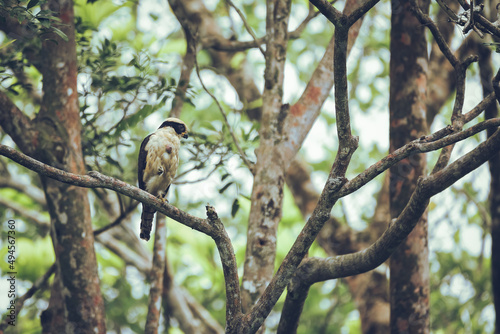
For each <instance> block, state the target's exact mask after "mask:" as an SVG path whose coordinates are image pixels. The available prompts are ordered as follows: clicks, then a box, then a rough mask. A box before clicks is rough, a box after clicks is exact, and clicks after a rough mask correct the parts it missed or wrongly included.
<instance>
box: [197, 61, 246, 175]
mask: <svg viewBox="0 0 500 334" xmlns="http://www.w3.org/2000/svg"><path fill="white" fill-rule="evenodd" d="M194 64H195V68H196V74H197V75H198V79H199V80H200V84H201V86H202V87H203V90H204V91H205V92H206V93H207V94H208V95H210V97H211V98H212V99H213V100H214V101H215V103H216V104H217V107H218V108H219V110H220V112H221V114H222V117H223V118H224V123H226V126H227V128H228V130H229V133H230V134H231V137H232V138H233V142H234V145H235V146H236V149H237V150H238V152H239V154H240V156H241V159H242V160H243V162H244V163H245V165H247V167H248V168H249V169H250V171H252V170H253V164H252V163H251V162H250V161H249V160H248V158H247V156H246V154H245V152H243V150H242V148H241V146H240V144H239V142H238V139H237V138H236V135H235V134H234V132H233V129H232V128H231V125H229V121H228V119H227V115H226V112H225V111H224V109H223V108H222V106H221V104H220V102H219V100H217V98H216V97H215V95H214V94H212V93H211V92H210V91H209V90H208V88H207V87H206V86H205V84H204V83H203V80H202V79H201V74H200V67H199V66H198V60H197V59H196V57H195V60H194Z"/></svg>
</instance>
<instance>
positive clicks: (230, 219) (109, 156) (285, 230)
mask: <svg viewBox="0 0 500 334" xmlns="http://www.w3.org/2000/svg"><path fill="white" fill-rule="evenodd" d="M205 3H206V6H207V8H208V9H209V10H211V11H212V12H213V14H214V16H215V17H216V20H217V22H218V24H219V25H220V27H221V28H222V30H223V34H224V35H225V36H226V37H231V36H235V37H236V38H238V39H239V40H249V39H250V38H251V37H250V36H249V34H248V33H247V31H246V30H245V28H244V26H243V24H242V22H241V20H240V19H239V17H238V16H237V15H236V13H235V12H234V11H233V10H228V6H227V5H226V3H225V1H222V0H221V1H218V0H207V1H205ZM42 4H43V1H40V2H37V1H33V0H31V1H29V2H27V1H20V2H18V3H17V6H18V9H16V12H15V13H14V14H12V13H11V15H17V17H19V20H24V19H26V20H28V21H27V22H29V27H28V28H29V29H31V30H32V31H38V32H39V33H37V34H34V35H33V38H31V39H29V40H28V39H23V38H17V37H16V36H7V35H5V34H0V42H1V44H0V54H1V57H0V84H1V86H2V89H4V90H6V91H8V93H9V96H10V97H11V98H12V99H14V100H15V101H16V104H17V105H18V106H19V107H20V108H21V109H22V110H23V111H24V112H26V113H27V114H28V115H30V116H33V117H34V116H35V115H36V113H37V110H38V108H39V105H38V103H39V101H40V96H41V94H42V92H41V75H40V73H39V72H38V71H37V70H36V67H34V66H33V65H32V64H31V63H30V60H29V57H27V56H26V55H27V54H29V52H30V49H32V48H37V47H39V46H40V41H41V39H43V38H44V34H43V32H44V29H45V30H47V29H51V25H50V20H54V18H53V17H52V16H51V13H50V12H47V11H43V10H41V9H40V5H42ZM237 5H238V6H239V8H240V9H241V10H242V11H244V13H245V15H246V18H247V21H248V23H249V24H250V25H251V26H252V28H253V30H254V31H255V33H256V35H257V36H262V35H263V34H264V32H265V2H264V1H253V0H252V1H250V0H244V1H240V2H238V4H237ZM433 5H434V4H433ZM337 7H338V8H342V7H343V3H342V1H338V6H337ZM3 9H5V8H3ZM75 11H76V27H77V39H78V40H77V44H78V50H77V53H78V60H79V76H78V89H79V94H80V112H81V119H82V131H83V133H82V134H83V136H82V139H83V151H84V155H85V161H86V165H87V168H88V170H99V171H102V172H103V173H105V174H107V175H110V176H113V177H117V178H119V179H122V180H124V181H126V182H128V183H131V184H136V182H137V180H136V173H137V169H136V164H137V156H138V150H139V146H140V142H141V141H142V139H143V138H144V137H145V136H146V135H147V134H149V133H151V132H153V131H154V130H155V129H156V128H157V127H158V125H159V124H160V123H161V121H162V120H163V119H164V118H166V117H167V116H168V113H169V110H170V103H171V101H172V98H173V96H174V95H173V94H174V92H175V87H176V80H177V78H178V77H179V74H180V64H181V61H182V56H183V54H184V53H185V49H186V42H185V39H184V37H183V32H182V29H181V27H180V25H179V23H178V22H177V20H176V18H175V16H174V15H173V13H172V12H171V10H170V8H169V6H168V3H167V2H166V1H160V0H143V1H140V2H139V1H123V0H99V1H96V2H93V1H88V2H86V1H85V0H77V1H76V2H75ZM307 11H308V2H307V1H305V0H294V1H293V6H292V16H291V22H290V29H291V30H293V29H295V28H296V26H297V25H298V24H299V23H300V22H301V21H302V19H304V17H305V15H306V13H307ZM433 12H435V9H433ZM388 13H390V3H389V2H383V3H380V4H379V5H377V7H376V8H375V9H374V10H372V11H370V13H369V14H368V16H367V17H366V18H365V22H364V23H363V27H362V30H361V32H360V34H359V38H358V40H357V41H356V44H355V46H354V48H353V50H352V53H351V55H350V58H349V61H348V71H349V83H350V103H351V113H352V119H353V127H354V132H355V134H356V135H358V136H360V144H361V147H360V149H358V151H357V153H356V155H355V157H354V159H353V161H352V164H351V169H350V170H349V171H348V173H349V174H348V177H352V176H353V175H356V174H357V173H359V172H361V171H362V170H364V169H365V168H366V167H368V166H369V165H371V164H373V163H375V162H376V161H377V160H379V159H380V158H382V157H383V156H384V155H385V154H386V153H387V150H388V127H389V125H388V118H389V116H388V97H389V96H388V94H389V90H388V89H389V78H388V72H389V58H390V53H389V43H390V40H389V30H390V14H388ZM332 33H333V28H332V26H331V24H329V23H327V21H326V20H325V19H324V18H323V17H322V16H321V15H319V16H318V17H316V18H315V19H313V20H312V21H311V22H310V23H309V25H308V26H307V28H306V29H305V30H304V32H303V33H302V34H301V36H300V38H298V39H295V40H292V41H291V42H290V43H289V47H288V51H287V56H288V61H287V67H286V76H287V79H286V80H285V81H286V84H285V92H284V95H285V96H284V99H285V102H290V103H293V102H294V101H295V100H296V99H297V98H298V97H299V96H300V93H301V90H302V89H303V88H304V87H305V85H306V83H307V80H308V79H309V78H310V75H311V73H312V71H313V70H314V68H315V66H316V64H317V62H318V61H319V60H320V59H321V57H322V56H323V52H324V50H325V47H326V45H327V44H328V42H329V40H330V38H331V36H332ZM463 38H464V37H463V36H461V35H460V34H458V35H457V37H456V39H457V41H456V42H457V43H459V42H461V40H463ZM240 53H241V56H238V55H237V56H236V57H235V58H233V63H234V64H232V66H238V65H239V63H238V59H240V60H241V59H243V58H245V57H246V61H247V62H249V63H250V64H251V67H252V68H253V69H254V71H253V72H251V73H249V75H253V76H254V78H253V79H254V80H255V82H256V83H257V85H258V86H259V87H260V88H262V85H263V80H262V77H263V70H264V59H263V57H262V55H261V54H260V53H259V52H258V51H256V50H250V51H247V52H240ZM238 57H240V58H238ZM198 62H199V64H200V67H201V75H202V77H203V80H204V83H205V85H206V86H207V87H208V88H209V89H210V90H211V91H212V92H213V94H214V95H215V96H216V97H217V98H218V99H219V101H220V102H221V104H222V106H223V108H224V109H225V111H226V113H228V114H229V124H230V126H231V127H232V128H233V130H235V134H236V136H237V137H238V140H239V141H240V143H241V145H242V147H243V149H244V150H245V152H246V153H247V155H248V156H249V158H250V160H252V161H255V155H254V149H255V148H256V147H257V145H258V139H259V138H258V133H257V130H256V129H257V128H258V124H254V123H252V122H251V121H249V119H248V118H247V116H246V114H245V110H244V109H243V108H244V106H243V104H242V103H241V102H239V100H238V98H237V94H236V93H235V91H234V89H233V88H232V87H231V85H230V84H229V82H228V81H227V80H226V79H225V78H224V77H223V76H221V75H219V74H218V73H217V70H216V69H213V68H211V63H210V57H209V56H208V55H207V54H206V53H204V52H201V53H200V54H199V55H198ZM19 72H22V73H24V75H23V76H22V78H23V80H20V79H19V77H20V76H16V75H14V74H15V73H19ZM473 73H474V72H473ZM476 73H477V71H476ZM190 84H191V86H190V87H189V89H188V94H187V98H186V101H185V104H184V109H183V113H182V115H181V118H182V119H183V120H184V121H185V122H186V123H187V124H188V126H189V127H190V130H191V133H190V134H191V135H190V138H189V139H188V140H187V141H186V142H185V143H184V144H183V148H182V152H181V162H182V165H181V167H180V170H179V173H178V174H179V177H178V179H177V181H176V182H177V185H176V186H174V187H172V188H171V193H170V194H169V200H170V203H172V204H173V205H175V206H178V207H179V208H181V209H183V210H185V211H188V212H190V213H191V214H194V215H197V216H204V206H205V205H206V203H207V202H208V203H210V204H211V205H214V206H215V207H216V209H217V211H218V213H219V216H220V217H221V218H222V221H223V222H224V224H225V226H226V228H227V230H228V233H229V235H230V237H231V239H232V240H233V243H234V247H235V252H236V257H237V260H238V263H239V265H240V267H241V268H242V264H243V261H244V254H245V240H246V224H247V219H248V212H249V208H250V201H249V196H250V193H251V180H252V176H251V173H250V172H249V171H248V170H247V168H246V167H245V166H244V164H243V163H242V160H241V159H240V158H239V156H238V154H237V151H236V149H235V147H234V144H233V143H232V140H231V137H230V135H229V131H228V129H227V125H226V124H225V123H224V122H223V118H222V115H221V114H220V112H219V110H218V108H217V106H216V104H215V103H214V101H213V100H212V99H211V98H210V97H209V96H208V95H207V94H206V93H205V92H204V91H203V89H202V88H201V86H200V83H199V80H198V78H197V77H196V75H195V74H193V75H192V80H191V83H190ZM467 87H468V89H470V90H472V91H473V92H474V91H475V92H480V86H479V78H478V76H477V74H476V75H472V76H470V78H469V81H468V83H467ZM478 94H479V93H478ZM468 97H469V98H470V101H466V104H465V105H466V109H467V108H469V107H471V106H473V105H474V104H475V103H476V102H477V101H479V99H480V98H481V96H479V95H476V96H475V95H474V94H469V95H468ZM450 113H451V104H448V105H446V106H445V110H444V111H443V112H442V114H440V115H439V116H438V117H437V118H436V121H435V122H434V123H435V124H433V126H432V128H433V129H436V128H439V127H442V126H443V125H445V124H447V120H448V119H449V115H450ZM335 131H336V130H335V117H334V111H333V95H331V96H330V97H329V98H328V100H327V101H326V103H325V105H324V107H323V110H322V113H321V116H320V117H319V119H318V120H317V121H316V124H315V126H314V129H313V130H312V132H311V134H310V135H309V137H308V138H307V140H306V143H305V144H304V147H303V148H302V150H301V151H300V153H299V154H300V155H301V156H302V157H303V158H304V159H305V160H306V161H307V162H308V163H309V164H310V166H311V177H312V180H313V182H314V184H315V186H316V188H317V189H318V190H320V189H321V188H322V185H323V183H324V181H325V179H326V176H327V174H328V171H329V169H330V167H331V163H332V161H333V157H334V154H335V152H336V147H337V146H336V142H335V136H334V134H335ZM481 136H484V134H482V135H481ZM479 137H480V136H478V137H477V138H476V141H477V142H479V139H480V138H479ZM482 139H484V137H482ZM0 140H1V143H3V144H8V145H13V143H12V141H11V140H10V138H8V136H6V135H5V134H3V133H0ZM474 145H476V143H471V142H468V143H464V144H459V145H457V149H456V156H457V155H459V154H460V152H462V153H463V152H464V151H467V150H469V149H470V148H471V147H473V146H474ZM436 157H437V156H436V154H429V155H428V159H429V164H430V165H431V166H432V164H433V163H434V162H435V160H436ZM0 171H1V177H2V179H12V180H15V181H16V182H17V183H19V184H23V185H27V186H28V187H29V188H30V189H31V190H30V191H29V192H27V193H25V192H24V191H23V189H21V188H19V189H15V188H12V187H7V186H5V185H4V184H3V185H2V188H0V198H1V200H2V203H0V204H1V205H0V217H1V221H2V226H3V228H2V229H1V231H2V232H1V233H2V238H1V241H0V242H1V243H2V244H1V245H2V247H1V251H0V258H1V259H5V256H6V247H5V240H6V229H5V224H6V222H7V220H8V219H15V221H16V226H17V250H18V253H17V254H18V259H17V262H16V264H17V266H18V269H17V271H18V289H19V292H21V293H24V292H25V291H26V290H27V289H28V288H29V287H30V286H31V285H32V283H33V282H34V281H35V280H36V279H37V278H39V277H40V276H41V275H42V274H43V273H44V272H45V271H46V270H47V269H48V268H49V267H50V266H51V265H52V263H53V261H54V255H53V250H52V243H51V241H50V236H49V234H48V227H47V226H48V224H49V215H48V214H47V210H46V207H45V203H44V201H43V196H42V199H40V196H38V197H37V196H36V194H35V193H36V191H35V190H36V189H35V188H37V189H40V180H39V178H38V177H37V175H36V174H34V173H32V172H30V171H27V170H26V169H24V168H22V167H20V166H18V165H16V164H15V163H13V162H11V161H9V160H7V159H1V160H0ZM487 174H488V173H487V170H486V168H485V166H483V167H482V168H481V169H480V170H479V171H478V172H477V173H474V174H472V175H470V176H468V177H466V178H464V179H463V180H462V181H461V182H460V184H458V185H457V186H456V188H454V189H453V190H451V189H449V190H447V191H445V192H444V193H442V194H440V195H438V196H436V197H434V198H433V201H432V204H431V207H430V208H431V211H430V216H429V226H430V233H429V235H430V250H431V273H432V275H431V280H432V281H431V285H432V287H431V291H432V296H431V317H432V330H433V332H434V333H492V332H493V316H494V311H493V304H492V298H491V294H490V290H491V282H490V270H489V266H490V261H489V257H490V254H489V249H491V247H490V239H489V235H488V232H487V230H488V229H487V227H486V226H485V221H487V217H485V216H484V215H485V214H486V215H487V210H485V207H486V199H487V193H488V181H489V180H488V176H487ZM381 181H382V178H377V180H376V182H373V183H371V184H370V185H367V186H366V187H365V188H364V189H362V191H360V192H358V193H356V194H353V195H351V196H349V197H347V198H345V199H344V200H343V201H342V205H338V206H336V207H335V208H334V210H333V212H334V214H335V215H336V216H337V217H338V218H339V219H340V220H341V221H342V222H343V223H345V224H350V225H351V227H352V228H354V229H357V230H361V229H363V228H364V227H366V226H367V224H368V223H369V221H370V219H371V216H372V214H373V210H374V206H375V202H376V194H377V192H378V190H379V189H380V186H381ZM457 189H460V190H457ZM38 192H39V190H38ZM89 194H90V197H91V201H92V202H91V203H92V215H93V222H94V226H95V228H96V229H97V228H99V227H102V226H105V225H107V224H109V223H110V222H111V221H112V219H111V218H110V214H109V210H108V206H109V204H107V203H106V201H105V200H103V197H105V196H104V193H103V192H100V191H93V190H90V191H89ZM38 195H40V194H38ZM107 196H109V198H111V199H112V201H114V202H118V203H119V204H120V209H121V210H123V209H124V208H132V209H133V207H132V205H133V203H130V201H128V199H126V198H121V196H117V195H116V194H108V195H107ZM16 208H18V209H16ZM29 212H31V213H34V214H33V215H32V216H29V215H27V213H29ZM139 215H140V212H139V210H135V211H133V215H132V218H131V219H128V220H126V221H124V222H123V223H122V224H127V225H130V227H131V230H132V231H134V232H137V230H138V226H139ZM303 224H304V219H303V217H302V216H301V214H300V211H299V210H298V209H297V207H296V206H295V204H294V201H293V198H292V195H291V193H290V192H289V191H288V190H287V191H286V193H285V200H284V206H283V220H282V223H281V224H280V228H279V243H278V256H277V260H278V262H277V265H278V264H279V262H280V261H281V260H282V259H283V257H284V256H285V254H286V252H287V251H288V249H289V248H290V246H291V244H292V243H293V241H294V240H295V238H296V236H297V235H298V233H299V232H300V229H301V228H302V226H303ZM167 226H168V242H167V254H168V261H169V265H170V267H171V270H172V273H173V274H174V280H175V282H176V284H178V285H179V286H182V287H184V288H186V289H187V290H188V291H189V292H190V293H191V294H192V295H193V296H196V298H197V299H198V301H199V302H200V303H201V304H202V305H203V306H204V307H205V308H206V309H208V310H209V311H210V313H211V314H212V315H213V316H214V317H215V318H216V319H217V320H218V321H219V322H220V323H221V324H223V323H224V312H225V310H224V303H225V299H224V298H225V297H224V283H223V274H222V270H221V267H220V260H219V258H218V255H217V251H216V248H215V246H214V244H213V242H212V241H211V240H210V239H209V238H208V237H206V236H204V235H201V234H199V233H197V232H195V231H193V230H190V229H189V228H186V227H185V226H182V225H180V224H177V223H175V222H173V221H168V223H167ZM106 233H108V232H106ZM125 243H126V241H123V244H125ZM96 247H97V256H98V261H99V274H100V278H101V289H102V292H103V295H104V298H105V303H106V312H107V322H108V324H107V325H108V332H109V333H141V332H142V330H143V328H144V322H145V319H146V313H147V298H148V293H149V285H148V281H147V278H146V276H145V275H144V273H141V272H140V270H138V269H137V268H135V267H134V266H132V265H130V264H129V263H127V262H126V261H124V260H123V259H122V257H121V256H119V255H117V254H116V252H113V251H111V250H109V249H108V248H107V247H106V246H105V245H102V244H101V243H99V242H98V243H96ZM140 247H142V248H144V247H146V248H148V249H149V250H150V248H151V247H152V243H151V242H150V243H148V244H145V243H142V244H141V245H140ZM131 251H132V252H133V251H137V249H135V250H131ZM310 255H311V256H324V252H323V251H322V249H321V248H320V247H319V246H317V245H315V246H314V247H313V248H312V250H311V252H310ZM0 268H1V270H2V272H6V271H8V270H7V267H6V261H4V260H2V261H1V262H0ZM377 270H381V271H382V272H385V273H388V269H387V268H386V267H385V266H382V267H381V268H379V269H377ZM241 273H242V270H241V272H240V274H241ZM240 277H241V276H240ZM4 281H5V280H4V277H3V276H2V283H3V282H4ZM48 298H49V291H48V290H47V289H42V290H40V291H38V292H37V293H36V294H35V295H34V297H32V298H31V299H29V300H28V301H27V302H26V304H25V307H24V309H23V310H22V312H21V314H20V317H19V319H18V326H17V327H16V332H17V333H40V332H41V327H40V323H39V317H40V312H41V311H42V310H44V309H45V308H46V306H47V303H48ZM282 302H283V300H281V301H280V303H278V305H277V307H276V308H275V311H274V313H272V314H271V316H270V317H269V319H268V322H267V325H268V329H267V330H268V331H269V332H273V331H274V330H275V328H276V326H277V323H278V320H279V310H280V308H281V303H282ZM0 309H2V310H5V308H4V307H3V304H2V307H1V308H0ZM171 325H172V327H171V328H170V329H169V333H179V329H178V328H177V327H176V323H175V321H173V322H172V323H171ZM9 330H12V329H11V328H10V329H9ZM358 332H360V323H359V314H358V312H357V310H356V307H355V304H354V302H353V300H352V298H351V297H350V294H349V291H348V289H347V287H346V286H345V284H344V283H343V282H342V280H338V281H328V282H325V283H322V284H316V285H314V286H313V288H312V289H311V291H310V294H309V297H308V301H307V303H306V305H305V309H304V313H303V315H302V318H301V323H300V326H299V333H358Z"/></svg>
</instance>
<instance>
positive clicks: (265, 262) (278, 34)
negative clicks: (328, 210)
mask: <svg viewBox="0 0 500 334" xmlns="http://www.w3.org/2000/svg"><path fill="white" fill-rule="evenodd" d="M290 5H291V3H290V1H288V0H268V1H267V21H266V31H267V35H268V42H267V47H266V55H265V57H266V71H265V74H264V79H265V87H264V93H263V95H262V99H263V108H262V123H261V124H262V125H261V129H260V146H259V148H258V149H257V151H256V155H257V164H256V165H255V178H254V185H253V190H252V207H251V209H250V217H249V220H248V233H247V249H246V255H245V265H244V273H243V289H242V303H243V305H242V306H243V311H244V312H247V311H248V310H249V309H250V307H251V306H252V305H253V304H254V303H255V301H256V300H257V299H258V298H259V297H260V295H261V294H262V292H263V291H264V289H265V288H266V286H267V285H268V284H269V282H270V281H271V278H272V276H273V272H274V260H275V257H276V231H277V229H278V223H279V221H280V220H281V215H282V212H281V209H282V201H283V187H284V185H285V161H283V159H282V155H281V151H280V149H279V148H280V147H279V144H280V142H281V141H282V140H283V133H284V132H283V131H284V130H285V126H284V124H283V123H284V120H285V118H286V115H287V113H288V112H289V110H288V108H286V107H284V106H282V95H283V78H284V67H285V59H286V48H287V42H288V35H287V34H288V31H287V27H288V18H289V14H290Z"/></svg>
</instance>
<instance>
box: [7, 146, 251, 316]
mask: <svg viewBox="0 0 500 334" xmlns="http://www.w3.org/2000/svg"><path fill="white" fill-rule="evenodd" d="M0 155H3V156H6V157H8V158H10V159H12V160H13V161H15V162H17V163H18V164H20V165H22V166H24V167H26V168H29V169H31V170H34V171H36V172H37V173H39V174H41V175H44V176H47V177H50V178H53V179H55V180H58V181H60V182H64V183H68V184H72V185H75V186H79V187H85V188H107V189H111V190H114V191H116V192H118V193H120V194H123V195H126V196H128V197H130V198H132V199H135V200H137V201H139V202H142V203H145V204H147V205H149V206H151V207H153V208H155V209H156V210H157V211H158V212H160V213H162V214H164V215H166V216H168V217H169V218H172V219H173V220H175V221H177V222H179V223H181V224H183V225H186V226H188V227H191V228H193V229H195V230H197V231H199V232H202V233H204V234H207V235H209V236H210V237H211V238H212V239H213V240H214V241H215V243H216V245H217V248H218V249H220V250H224V251H223V252H222V251H221V253H220V256H221V261H222V264H223V269H224V271H225V272H226V270H232V271H234V273H235V274H233V275H227V278H229V279H231V280H232V281H230V282H226V284H228V285H231V286H238V285H239V281H238V276H237V270H238V267H237V265H236V259H235V257H234V250H233V246H232V244H231V240H230V239H229V236H228V235H227V233H226V231H225V229H224V226H223V225H222V223H220V220H219V221H218V222H219V223H217V224H214V220H213V219H211V218H210V217H211V216H209V219H208V220H207V219H201V218H198V217H195V216H192V215H190V214H188V213H186V212H184V211H181V210H179V209H178V208H176V207H174V206H172V205H170V204H168V203H163V202H162V201H161V200H160V199H158V198H156V197H155V196H153V195H151V194H149V193H148V192H146V191H144V190H141V189H139V188H137V187H134V186H131V185H129V184H127V183H125V182H123V181H120V180H118V179H115V178H112V177H109V176H106V175H103V174H100V173H97V172H90V173H89V175H77V174H73V173H68V172H65V171H63V170H60V169H57V168H54V167H52V166H49V165H46V164H44V163H41V162H39V161H37V160H35V159H33V158H31V157H29V156H27V155H24V154H22V153H20V152H17V151H16V150H14V149H12V148H10V147H8V146H5V145H0ZM207 213H208V212H207ZM227 298H228V300H231V301H238V300H240V298H241V297H240V291H239V289H232V290H230V291H228V296H227ZM237 304H238V303H237V302H234V303H233V302H232V303H230V304H228V308H230V307H231V306H232V305H233V306H234V305H237ZM234 308H235V309H233V308H231V312H232V314H233V315H234V314H238V312H240V311H239V310H237V309H236V306H234Z"/></svg>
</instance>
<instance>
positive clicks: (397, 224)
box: [290, 130, 500, 303]
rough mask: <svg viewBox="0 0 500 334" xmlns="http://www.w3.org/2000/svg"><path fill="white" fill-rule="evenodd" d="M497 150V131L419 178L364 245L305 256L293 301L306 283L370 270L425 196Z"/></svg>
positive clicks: (408, 226) (409, 225)
mask: <svg viewBox="0 0 500 334" xmlns="http://www.w3.org/2000/svg"><path fill="white" fill-rule="evenodd" d="M498 150H500V131H499V130H497V131H496V132H495V134H494V135H493V136H491V137H490V138H489V139H488V140H486V141H485V142H483V143H481V144H480V145H479V146H478V147H476V148H475V149H474V150H472V151H471V152H469V153H468V154H466V155H465V156H463V157H462V158H460V159H458V160H457V161H455V162H453V163H452V164H450V165H449V166H448V167H446V168H444V169H443V170H441V171H439V172H437V173H436V174H433V175H430V176H428V177H425V178H421V179H420V181H419V183H418V186H417V188H416V189H415V191H414V192H413V195H412V197H411V199H410V201H409V202H408V204H407V205H406V207H405V208H404V210H403V211H402V212H401V214H400V215H399V217H398V218H397V219H395V220H394V221H393V222H392V223H391V224H390V225H389V227H388V228H387V230H386V231H385V232H384V234H383V235H382V236H381V237H380V238H379V239H378V240H377V241H376V242H375V243H374V244H372V245H371V246H370V247H368V248H367V249H365V250H363V251H360V252H356V253H351V254H345V255H341V256H336V257H328V258H307V259H305V260H304V261H303V262H302V264H301V265H300V267H299V268H298V269H297V271H296V273H295V274H294V276H293V278H292V280H291V282H290V286H291V287H292V288H291V290H292V291H293V292H294V294H293V295H292V297H290V298H292V299H293V302H294V303H300V302H303V299H305V298H306V297H307V291H308V290H309V287H310V286H311V285H312V284H314V283H316V282H321V281H325V280H329V279H336V278H341V277H347V276H353V275H358V274H362V273H364V272H367V271H369V270H373V269H375V268H376V267H378V266H379V265H381V264H382V263H383V262H385V261H386V260H387V259H388V258H389V256H390V255H391V254H392V252H393V251H394V250H395V249H396V248H397V247H398V245H399V244H400V243H401V242H403V240H404V239H405V238H406V237H407V236H408V234H409V233H410V232H411V231H412V230H413V227H414V226H415V225H416V223H417V222H418V221H419V218H420V216H421V215H422V214H423V213H424V211H425V209H426V208H427V205H428V203H429V199H430V198H431V197H432V196H434V195H436V194H437V193H439V192H441V191H443V190H445V189H446V188H448V187H449V186H451V185H452V184H453V183H455V182H456V181H458V180H459V179H461V178H462V177H464V176H465V175H467V174H468V173H470V172H472V171H473V170H475V169H476V168H478V167H479V166H481V165H482V164H483V163H485V162H486V161H488V159H489V158H490V157H491V156H492V155H493V154H495V153H496V152H498Z"/></svg>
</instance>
